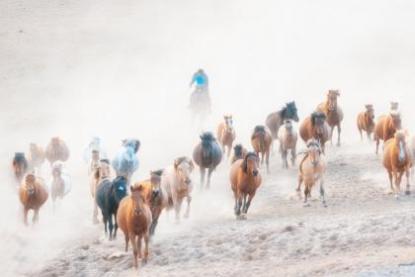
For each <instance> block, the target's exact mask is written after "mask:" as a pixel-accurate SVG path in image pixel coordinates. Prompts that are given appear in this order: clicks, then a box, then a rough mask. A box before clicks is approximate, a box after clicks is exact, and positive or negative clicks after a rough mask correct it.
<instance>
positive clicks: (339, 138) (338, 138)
mask: <svg viewBox="0 0 415 277" xmlns="http://www.w3.org/2000/svg"><path fill="white" fill-rule="evenodd" d="M341 132H342V127H341V125H340V122H339V124H338V125H337V146H340V144H341V142H340V141H341V137H340V134H341Z"/></svg>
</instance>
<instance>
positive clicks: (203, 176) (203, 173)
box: [200, 167, 206, 189]
mask: <svg viewBox="0 0 415 277" xmlns="http://www.w3.org/2000/svg"><path fill="white" fill-rule="evenodd" d="M205 174H206V169H205V168H203V167H201V168H200V188H201V189H203V186H204V184H205Z"/></svg>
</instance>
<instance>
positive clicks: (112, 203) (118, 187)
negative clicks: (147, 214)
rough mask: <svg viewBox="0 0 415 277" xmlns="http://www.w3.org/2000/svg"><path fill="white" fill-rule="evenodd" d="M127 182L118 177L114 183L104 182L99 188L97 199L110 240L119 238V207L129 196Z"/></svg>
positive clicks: (122, 177)
mask: <svg viewBox="0 0 415 277" xmlns="http://www.w3.org/2000/svg"><path fill="white" fill-rule="evenodd" d="M127 182H128V180H127V178H125V177H124V176H118V177H116V178H115V179H114V180H113V181H110V180H109V179H104V180H102V181H101V183H100V184H99V185H98V188H97V192H96V196H95V199H96V202H97V205H98V206H99V208H100V209H101V212H102V218H103V220H104V226H105V234H107V233H108V230H107V224H108V228H109V240H112V239H115V237H116V236H117V228H118V226H117V220H116V217H117V211H118V205H119V204H120V202H121V200H122V199H123V198H124V197H125V196H127ZM113 217H114V223H113ZM113 230H114V233H113Z"/></svg>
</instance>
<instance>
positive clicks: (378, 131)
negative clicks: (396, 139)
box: [375, 111, 401, 154]
mask: <svg viewBox="0 0 415 277" xmlns="http://www.w3.org/2000/svg"><path fill="white" fill-rule="evenodd" d="M399 129H401V115H400V113H398V112H395V111H392V112H390V114H389V115H382V116H381V117H379V120H378V122H377V123H376V125H375V140H376V154H378V153H379V144H380V140H383V142H384V143H385V142H386V141H387V140H389V139H391V138H393V136H394V135H395V132H396V131H397V130H399Z"/></svg>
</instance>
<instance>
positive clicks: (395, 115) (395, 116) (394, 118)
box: [390, 111, 401, 130]
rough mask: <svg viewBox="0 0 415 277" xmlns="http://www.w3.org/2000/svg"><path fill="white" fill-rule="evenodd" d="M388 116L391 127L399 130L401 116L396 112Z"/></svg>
mask: <svg viewBox="0 0 415 277" xmlns="http://www.w3.org/2000/svg"><path fill="white" fill-rule="evenodd" d="M390 116H391V118H392V125H393V126H392V127H393V128H394V129H395V130H399V129H401V114H400V113H399V112H397V111H392V112H391V113H390Z"/></svg>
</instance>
